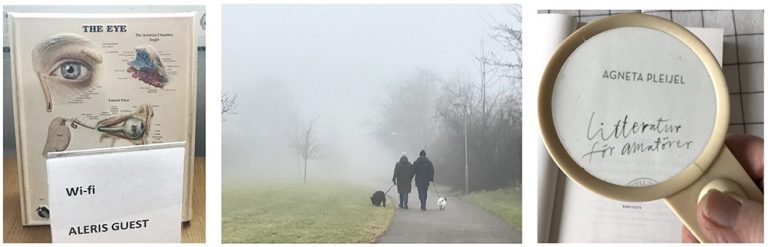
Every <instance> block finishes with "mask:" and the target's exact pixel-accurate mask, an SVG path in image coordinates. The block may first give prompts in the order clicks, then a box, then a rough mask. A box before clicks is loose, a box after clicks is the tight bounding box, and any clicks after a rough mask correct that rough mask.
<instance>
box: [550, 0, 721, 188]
mask: <svg viewBox="0 0 768 247" xmlns="http://www.w3.org/2000/svg"><path fill="white" fill-rule="evenodd" d="M622 27H643V28H650V29H655V30H658V31H661V32H664V33H666V34H668V35H671V36H673V37H675V38H677V39H678V40H680V41H681V42H683V43H684V44H685V45H687V46H688V47H689V48H691V50H692V51H693V52H694V54H696V56H697V57H698V58H699V59H700V61H701V62H702V63H703V64H704V66H705V68H706V70H707V72H708V73H709V76H710V78H711V79H712V84H713V88H714V90H715V100H716V104H717V112H716V115H715V124H714V129H713V130H712V135H711V136H710V138H709V141H708V142H707V143H706V145H705V146H704V148H703V149H702V152H701V154H700V155H699V157H697V158H696V159H695V160H694V161H693V163H691V164H689V165H688V167H686V168H685V169H683V171H681V172H680V173H678V174H676V175H675V176H673V177H671V178H670V179H668V180H666V181H663V182H660V183H658V184H654V185H650V186H644V187H629V186H621V185H616V184H613V183H609V182H606V181H603V180H601V179H599V178H597V177H595V176H593V175H592V174H590V173H589V172H587V171H586V170H584V168H582V167H581V166H579V165H578V163H576V161H575V160H574V159H573V158H571V156H570V155H568V152H566V150H565V148H564V146H563V144H562V143H561V142H560V139H559V138H558V134H557V130H556V129H555V125H554V120H553V116H552V93H553V89H554V85H555V81H556V79H557V76H558V74H559V72H560V69H561V68H562V66H563V64H564V63H565V61H566V60H567V59H568V57H569V56H570V55H571V54H572V53H573V52H574V51H575V50H576V48H577V47H579V46H580V45H581V44H583V43H584V42H586V41H587V40H589V39H590V38H592V37H593V36H595V35H597V34H599V33H602V32H605V31H608V30H611V29H615V28H622ZM729 104H730V103H729V96H728V88H727V85H726V82H725V76H724V75H723V72H722V69H721V68H720V64H719V63H718V62H717V59H716V58H715V56H714V55H712V53H711V52H710V51H709V48H707V46H706V45H705V44H704V43H703V42H702V41H701V40H699V38H697V37H696V36H695V35H694V34H692V33H691V32H690V31H688V30H687V29H685V28H684V27H682V26H680V25H678V24H676V23H674V22H671V21H668V20H666V19H663V18H661V17H657V16H653V15H646V14H639V13H631V14H620V15H614V16H609V17H604V18H602V19H599V20H596V21H593V22H591V23H589V24H587V25H585V26H583V27H581V28H579V29H578V30H576V31H575V32H574V33H572V34H571V35H570V36H568V37H567V38H566V39H565V40H564V41H563V42H562V43H561V44H560V46H559V47H558V49H557V50H556V51H555V52H554V54H553V55H552V57H551V58H550V60H549V63H548V64H547V66H546V68H545V70H544V74H543V75H542V78H541V84H540V86H539V102H538V106H539V107H538V111H539V112H538V113H539V128H540V130H541V135H542V139H543V141H544V145H545V146H546V148H547V150H548V151H549V154H550V155H551V156H552V158H553V159H554V161H555V163H557V165H558V166H559V167H560V169H561V170H562V171H563V172H564V173H565V174H566V175H568V177H570V178H571V179H572V180H573V181H575V182H576V183H578V184H580V185H581V186H584V187H586V188H587V189H589V190H591V191H593V192H595V193H598V194H600V195H603V196H605V197H609V198H613V199H616V200H622V201H650V200H656V199H660V198H665V197H668V196H670V195H672V194H674V193H676V192H678V191H681V190H683V189H684V188H685V187H688V185H690V184H692V183H693V182H694V181H696V180H697V179H699V177H700V176H701V175H702V174H703V173H704V171H706V170H707V168H709V166H710V165H712V162H713V161H714V159H715V158H716V157H717V155H718V154H719V153H720V150H721V148H722V145H723V141H724V140H725V134H726V131H727V129H728V121H729V110H730V108H729V107H730V106H729Z"/></svg>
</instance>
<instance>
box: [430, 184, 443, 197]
mask: <svg viewBox="0 0 768 247" xmlns="http://www.w3.org/2000/svg"><path fill="white" fill-rule="evenodd" d="M432 188H433V189H435V192H437V197H443V196H442V195H440V191H438V190H437V185H435V181H432Z"/></svg>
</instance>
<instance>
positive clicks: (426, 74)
mask: <svg viewBox="0 0 768 247" xmlns="http://www.w3.org/2000/svg"><path fill="white" fill-rule="evenodd" d="M440 81H441V79H440V77H438V76H437V75H436V74H435V73H433V72H431V71H427V70H421V71H417V72H415V73H413V74H411V75H409V76H407V77H405V78H403V79H401V80H400V81H398V82H397V83H395V84H393V85H392V86H391V87H390V88H389V90H388V91H387V94H386V96H385V98H384V99H383V101H382V102H381V104H380V105H379V117H380V118H379V120H378V121H376V123H375V128H376V129H375V135H376V137H378V139H379V141H381V142H382V143H383V144H384V145H385V146H387V147H389V148H391V149H392V150H393V151H396V152H400V151H409V152H416V151H418V150H419V149H421V148H426V147H427V146H429V145H430V144H431V142H432V141H433V139H434V136H435V127H436V124H437V121H436V119H435V110H434V109H435V99H436V96H437V93H438V92H437V89H436V87H437V84H438V83H439V82H440Z"/></svg>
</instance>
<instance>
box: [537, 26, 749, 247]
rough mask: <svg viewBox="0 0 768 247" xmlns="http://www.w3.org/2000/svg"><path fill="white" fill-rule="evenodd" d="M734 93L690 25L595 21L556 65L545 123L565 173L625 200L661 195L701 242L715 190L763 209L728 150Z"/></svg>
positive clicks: (544, 86) (542, 112) (560, 53)
mask: <svg viewBox="0 0 768 247" xmlns="http://www.w3.org/2000/svg"><path fill="white" fill-rule="evenodd" d="M729 104H730V103H729V96H728V88H727V86H726V82H725V76H724V75H723V73H722V70H721V69H720V66H719V64H718V62H717V60H716V59H715V57H714V56H713V55H712V53H711V52H710V51H709V49H708V48H707V47H706V46H705V45H704V43H702V42H701V41H700V40H699V39H698V38H696V36H694V35H693V34H691V33H690V32H689V31H688V30H686V29H685V28H683V27H681V26H679V25H677V24H675V23H673V22H670V21H667V20H665V19H663V18H659V17H656V16H651V15H645V14H622V15H616V16H610V17H605V18H602V19H600V20H597V21H594V22H591V23H589V24H587V25H585V26H584V27H582V28H580V29H579V30H577V31H576V32H574V33H573V34H571V35H570V36H569V37H568V38H567V39H566V40H565V41H563V43H562V44H561V45H560V47H559V48H558V49H557V50H556V51H555V53H554V55H553V56H552V58H551V59H550V61H549V63H548V64H547V67H546V68H545V71H544V74H543V76H542V80H541V86H540V88H539V125H540V128H541V134H542V137H543V140H544V144H545V145H546V147H547V150H548V151H549V153H550V155H551V156H552V158H553V159H554V160H555V162H556V163H557V165H558V166H559V167H560V169H561V170H562V171H563V172H564V173H565V174H566V175H567V176H568V177H570V178H571V179H572V180H574V181H575V182H576V183H578V184H580V185H582V186H584V187H586V188H587V189H589V190H591V191H593V192H595V193H598V194H600V195H603V196H605V197H609V198H612V199H615V200H621V201H650V200H656V199H661V198H664V199H665V200H666V202H667V205H669V207H670V208H671V209H672V210H673V211H674V212H675V214H676V215H677V216H678V218H680V220H681V221H682V222H683V223H684V224H685V225H686V226H687V227H688V229H689V230H690V231H691V233H693V235H694V236H696V238H698V239H699V241H701V242H709V239H706V237H705V236H704V234H703V232H702V230H701V228H700V226H699V224H698V222H697V220H696V207H697V205H698V201H699V199H701V197H702V196H703V195H705V194H706V193H707V192H709V191H710V190H711V189H717V190H720V191H723V192H724V193H728V194H731V195H733V196H737V197H741V198H744V199H749V200H754V201H758V202H762V200H763V194H762V192H761V191H760V189H759V188H758V187H757V185H755V183H754V182H753V181H752V180H751V179H750V178H749V176H748V175H747V173H746V172H745V171H744V169H743V168H742V167H741V165H740V164H739V163H738V161H737V160H736V158H735V157H734V156H733V154H731V152H730V151H729V150H728V148H727V147H726V146H725V145H723V141H724V140H725V134H726V131H727V128H728V119H729Z"/></svg>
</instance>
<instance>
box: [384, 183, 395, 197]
mask: <svg viewBox="0 0 768 247" xmlns="http://www.w3.org/2000/svg"><path fill="white" fill-rule="evenodd" d="M392 187H395V185H394V184H393V185H391V186H389V189H387V192H384V194H385V195H386V194H387V193H389V190H391V189H392Z"/></svg>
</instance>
